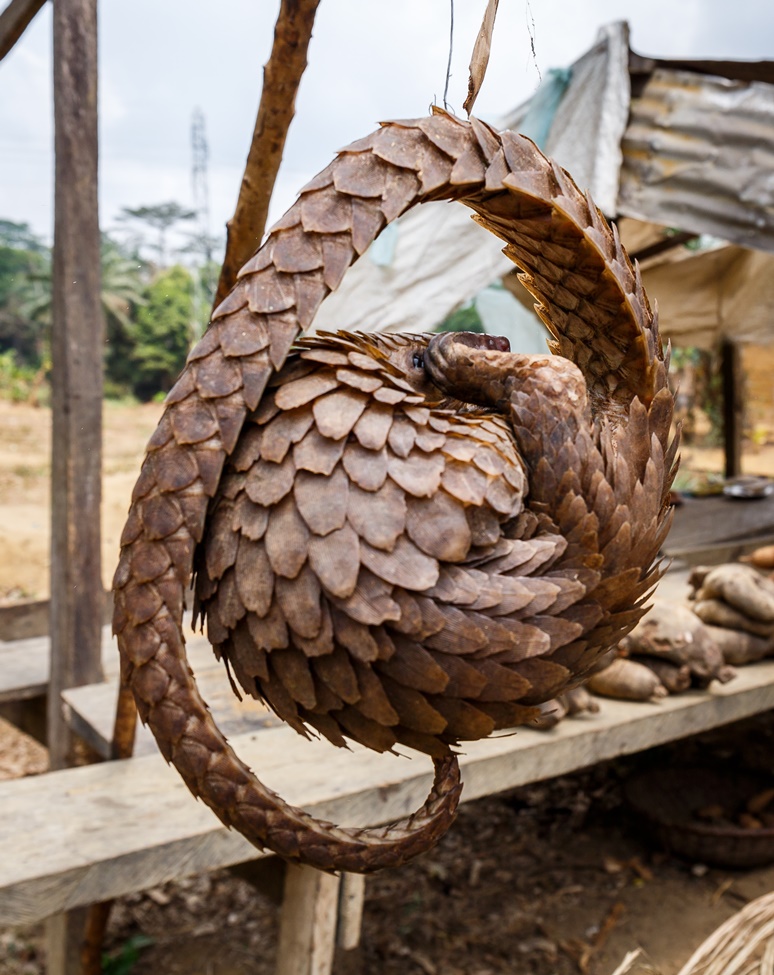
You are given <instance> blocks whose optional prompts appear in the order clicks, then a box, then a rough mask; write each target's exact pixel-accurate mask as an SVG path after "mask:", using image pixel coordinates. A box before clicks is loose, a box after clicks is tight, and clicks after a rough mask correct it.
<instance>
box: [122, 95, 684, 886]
mask: <svg viewBox="0 0 774 975" xmlns="http://www.w3.org/2000/svg"><path fill="white" fill-rule="evenodd" d="M438 199H449V200H452V199H453V200H459V201H461V202H463V203H465V204H466V205H467V206H469V207H471V208H472V209H473V210H474V211H475V213H476V217H475V219H477V220H478V221H479V222H480V223H481V224H482V225H483V226H485V227H487V228H488V229H489V230H491V231H493V232H494V233H496V234H498V235H499V236H500V237H501V238H503V239H504V240H505V241H506V244H507V246H506V248H505V252H506V254H508V255H509V256H510V257H511V258H512V259H513V260H514V261H515V263H516V264H517V265H518V266H519V267H520V268H521V270H522V272H523V281H524V283H525V284H526V285H527V287H528V288H529V289H530V290H531V291H532V293H533V294H534V295H535V297H536V299H537V309H538V312H539V313H540V315H541V317H542V318H543V320H544V321H545V322H546V324H547V325H548V327H549V329H550V331H551V333H552V335H553V338H554V341H553V342H552V352H553V353H554V355H549V354H546V355H543V356H526V355H517V354H512V353H510V352H509V351H508V350H507V344H506V343H504V342H502V341H500V340H496V339H488V338H486V337H482V336H473V335H466V334H459V333H457V334H455V333H450V334H445V335H439V336H435V337H431V336H400V335H394V336H391V335H383V336H378V335H357V334H346V333H338V334H336V335H318V336H315V337H313V338H309V339H306V340H303V341H300V342H297V339H298V336H299V333H300V331H301V330H303V329H304V328H306V327H307V326H308V325H309V324H310V322H311V321H312V319H313V317H314V315H315V312H316V310H317V308H318V307H319V305H320V302H321V301H322V300H323V299H324V297H325V296H326V295H327V294H328V293H329V292H330V291H331V290H332V289H334V288H335V287H336V286H337V285H338V283H339V282H340V280H341V278H342V277H343V275H344V273H345V271H346V269H347V267H348V266H349V265H350V264H351V263H352V261H354V260H355V259H356V258H357V256H358V255H359V254H362V253H363V251H364V250H365V249H366V248H367V247H368V245H369V244H370V243H371V241H372V240H373V239H374V238H375V237H376V235H377V234H378V233H379V232H380V231H381V230H382V229H383V228H384V226H385V225H386V224H387V223H389V222H390V221H391V220H393V219H395V218H396V217H397V216H398V215H400V214H401V213H403V212H404V211H405V210H406V209H407V208H408V207H410V206H412V205H414V204H415V203H418V202H423V201H426V200H438ZM294 343H296V344H294ZM672 406H673V400H672V396H671V394H670V392H669V390H668V388H667V363H666V361H665V358H664V354H663V352H662V348H661V343H660V340H659V336H658V328H657V323H656V319H655V316H654V314H653V313H652V312H651V310H650V307H649V305H648V302H647V298H646V296H645V294H644V292H643V289H642V283H641V280H640V277H639V273H638V271H637V270H636V269H633V268H632V266H631V264H630V262H629V260H628V258H627V256H626V254H625V253H624V251H623V249H622V247H621V245H620V242H619V240H618V237H617V234H616V233H615V232H614V231H611V229H610V227H609V226H608V225H607V223H606V222H605V220H604V218H603V217H602V215H601V214H600V213H599V211H598V210H597V209H596V208H595V207H594V205H593V203H592V202H591V201H590V200H589V199H587V198H586V197H584V196H583V194H581V192H580V191H579V190H578V189H577V187H576V186H575V184H574V183H573V182H572V180H571V179H570V177H569V176H568V175H567V173H565V172H564V171H563V170H561V169H560V168H559V167H558V166H556V165H555V164H553V163H552V162H550V161H549V160H547V159H546V158H545V157H544V156H543V155H542V154H541V153H540V152H539V151H538V150H537V149H536V147H535V146H534V145H533V144H532V143H531V142H530V141H529V140H528V139H526V138H523V137H521V136H518V135H515V134H513V133H509V132H505V133H502V134H499V133H497V132H495V131H494V130H492V129H491V128H489V127H488V126H486V125H485V124H483V123H481V122H480V121H478V120H476V119H471V121H470V122H463V121H460V120H458V119H456V118H454V117H452V116H450V115H447V114H445V113H443V112H436V113H435V114H434V115H433V116H431V117H429V118H423V119H419V120H416V121H409V122H394V123H387V124H385V125H383V126H382V127H381V128H380V129H379V130H378V131H376V132H375V133H373V134H372V135H370V136H368V137H367V138H365V139H363V140H361V141H359V142H357V143H355V144H353V145H352V146H349V147H348V148H347V149H345V150H343V151H342V152H340V153H339V154H338V156H337V158H336V159H335V160H334V162H333V163H332V164H331V165H330V166H329V167H328V168H327V169H326V170H324V171H323V172H322V173H321V174H320V175H319V176H317V177H316V178H315V179H314V180H312V182H311V183H310V184H309V185H308V186H307V187H305V189H304V190H303V191H302V192H301V194H300V197H299V200H298V201H297V202H296V204H295V205H294V206H293V207H292V208H291V209H290V210H289V211H288V213H287V214H286V215H285V216H284V217H283V218H282V219H281V220H280V222H279V223H278V224H277V225H276V226H275V227H274V228H273V230H272V232H271V234H270V236H269V237H268V239H267V241H266V243H265V244H264V245H263V247H261V249H260V250H259V251H258V252H257V253H256V255H255V256H254V257H253V258H252V259H251V260H250V261H249V262H248V263H247V265H245V267H244V268H243V269H242V271H241V274H240V279H239V281H238V283H237V285H236V286H235V288H234V289H233V291H232V292H231V294H230V295H229V296H228V297H227V298H226V299H225V301H224V302H223V303H222V304H221V305H220V306H219V307H218V308H217V309H216V311H215V314H214V316H213V321H212V324H211V325H210V328H209V330H208V331H207V333H206V334H205V336H204V338H203V339H202V340H201V342H200V343H199V344H198V345H197V346H196V348H195V349H194V350H193V352H192V353H191V355H190V357H189V362H188V365H187V366H186V369H185V371H184V372H183V374H182V375H181V377H180V379H179V381H178V383H177V385H176V386H175V387H174V389H173V390H172V392H171V393H170V395H169V397H168V399H167V406H166V410H165V412H164V415H163V417H162V419H161V421H160V423H159V426H158V428H157V430H156V432H155V433H154V435H153V437H152V438H151V441H150V443H149V448H148V454H147V456H146V458H145V461H144V464H143V467H142V471H141V474H140V477H139V480H138V482H137V485H136V487H135V491H134V495H133V501H132V506H131V509H130V512H129V517H128V521H127V524H126V527H125V529H124V534H123V537H122V553H121V559H120V563H119V567H118V570H117V572H116V577H115V590H116V610H115V617H114V628H115V631H116V633H117V634H118V642H119V648H120V652H121V657H122V674H123V678H124V680H125V681H127V682H128V684H129V686H130V687H131V688H132V691H133V693H134V696H135V699H136V701H137V705H138V708H139V711H140V715H141V717H142V719H143V720H144V721H146V722H147V723H148V724H149V725H150V727H151V729H152V731H153V733H154V735H155V736H156V739H157V741H158V743H159V747H160V748H161V751H162V753H163V754H164V756H165V757H166V758H167V760H168V761H171V762H173V763H174V765H175V766H176V767H177V769H178V770H179V772H180V773H181V775H182V776H183V778H184V779H185V781H186V783H187V784H188V786H189V788H190V789H191V791H192V792H193V793H194V794H195V795H197V796H199V797H201V798H202V799H203V800H204V801H205V802H206V803H208V804H209V805H210V806H211V807H212V808H213V810H214V811H215V812H216V813H217V815H218V816H219V817H220V818H221V819H222V820H223V822H224V823H226V824H227V825H229V826H233V827H235V828H237V829H238V830H239V831H240V832H242V833H244V835H245V836H247V837H248V839H250V840H251V841H252V842H253V843H255V844H256V845H258V846H261V847H268V848H270V849H272V850H273V851H274V852H276V853H278V854H280V855H281V856H284V857H286V858H290V859H295V860H299V861H301V862H304V863H309V864H312V865H314V866H317V867H320V868H323V869H345V870H355V871H370V870H375V869H378V868H380V867H382V866H386V865H395V864H398V863H402V862H404V861H405V860H407V859H409V858H410V857H411V856H414V855H415V854H416V853H418V852H421V851H422V850H424V849H427V848H428V847H429V846H431V845H433V844H434V843H435V842H436V841H437V840H438V838H439V837H440V836H441V835H442V834H443V832H444V831H445V830H446V829H447V828H448V826H449V824H450V822H451V820H452V818H453V815H454V810H455V807H456V803H457V801H458V797H459V774H458V767H457V762H456V759H455V757H454V756H453V754H452V752H451V748H452V746H453V745H454V744H455V743H456V742H458V741H463V740H469V739H475V738H480V737H483V736H485V735H487V734H489V733H490V732H491V731H493V730H495V729H497V728H503V727H510V726H512V725H516V724H519V723H523V722H524V721H525V720H529V718H530V716H531V715H533V714H534V706H535V705H537V704H538V703H540V702H542V701H545V700H546V699H548V698H552V697H554V696H555V695H557V694H559V693H560V692H561V691H562V690H564V689H566V688H567V687H571V686H573V685H574V684H576V683H577V682H578V681H579V680H580V679H581V678H582V677H583V675H584V674H585V673H586V672H587V671H588V670H589V669H590V668H591V667H593V665H594V663H595V662H596V661H597V659H598V658H599V656H600V655H601V654H602V653H604V652H605V651H606V650H607V649H608V648H609V647H610V646H611V645H612V644H614V643H615V642H616V641H617V640H618V639H619V638H620V637H621V636H622V635H623V634H624V633H626V632H627V631H628V630H629V629H630V628H631V627H632V626H633V625H634V624H635V622H636V621H637V620H638V619H639V617H640V616H641V615H642V603H643V601H644V599H645V598H646V596H647V594H648V592H649V591H650V590H651V589H652V587H653V585H654V583H655V581H656V579H657V576H658V569H657V568H654V567H653V563H654V559H655V558H656V555H657V553H658V549H659V547H660V545H661V543H662V541H663V539H664V537H665V535H666V532H667V528H668V522H669V518H668V490H669V486H670V484H671V479H672V476H673V469H674V465H675V451H676V443H675V442H674V441H673V442H672V443H671V444H670V443H669V427H670V421H671V416H672ZM194 573H195V577H196V601H197V608H198V609H199V611H200V612H201V613H202V615H203V616H205V617H206V621H207V627H208V635H209V637H210V639H211V641H212V642H213V644H214V645H215V648H216V651H217V652H218V653H219V654H220V655H222V656H223V657H224V658H225V660H226V661H227V664H228V666H229V668H230V670H231V671H232V672H233V674H234V675H235V676H236V679H237V680H238V681H239V683H240V684H241V685H242V687H243V688H244V689H245V690H246V691H247V692H248V693H250V694H254V695H256V696H260V697H261V698H263V699H264V700H265V701H266V702H267V703H268V704H269V705H270V706H271V707H272V708H273V709H274V710H275V711H276V712H277V714H279V715H280V716H281V717H282V718H284V719H285V720H286V721H287V722H289V723H290V724H291V725H292V726H293V727H294V728H296V729H297V730H298V731H300V732H301V733H306V731H307V729H312V730H313V731H315V732H318V733H320V734H322V735H324V736H325V737H327V738H328V739H330V740H331V741H333V742H335V743H336V744H343V743H344V741H345V739H346V738H350V739H354V740H356V741H359V742H362V743H364V744H366V745H368V746H369V747H371V748H375V749H377V750H380V751H384V750H389V749H392V748H393V746H394V745H396V744H401V745H404V746H408V747H409V748H414V749H418V750H419V751H421V752H425V753H427V754H429V755H431V756H432V758H433V761H434V763H435V769H436V776H435V783H434V786H433V790H432V792H431V793H430V796H429V797H428V799H427V802H426V804H425V806H424V807H423V808H422V809H421V810H420V811H419V812H418V813H416V814H415V815H414V816H412V817H409V818H408V819H406V820H404V821H401V822H400V823H397V824H392V825H391V826H389V827H385V828H380V829H367V830H345V829H340V828H338V827H335V826H332V825H331V824H328V823H321V822H318V821H316V820H314V819H313V818H311V817H309V816H308V815H307V814H305V813H304V812H302V811H300V810H298V809H294V808H292V807H290V806H288V805H287V804H286V803H284V802H283V800H281V799H280V798H279V797H278V796H276V795H275V794H274V793H272V792H271V791H270V790H268V789H267V788H266V787H265V786H263V785H262V784H261V783H260V782H259V781H258V780H257V779H256V777H255V776H254V775H253V773H252V772H251V771H250V770H249V769H248V768H247V767H246V766H245V765H243V764H242V763H241V762H240V761H239V759H238V758H237V757H236V755H235V754H234V753H233V751H232V750H231V748H230V746H229V745H228V743H227V742H226V740H225V739H224V738H223V736H222V735H221V733H220V732H219V731H218V729H217V728H216V726H215V724H214V722H213V720H212V718H211V716H210V714H209V712H208V710H207V708H206V706H205V704H204V702H203V701H202V700H201V698H200V696H199V694H198V691H197V689H196V685H195V682H194V680H193V677H192V675H191V673H190V669H189V668H188V666H187V662H186V656H185V645H184V640H183V636H182V616H183V608H184V593H185V588H186V586H188V585H189V583H190V582H191V579H192V575H193V574H194Z"/></svg>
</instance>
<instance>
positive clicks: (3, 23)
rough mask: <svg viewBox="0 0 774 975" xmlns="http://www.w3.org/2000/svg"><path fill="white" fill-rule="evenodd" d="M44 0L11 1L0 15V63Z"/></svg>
mask: <svg viewBox="0 0 774 975" xmlns="http://www.w3.org/2000/svg"><path fill="white" fill-rule="evenodd" d="M45 2H46V0H11V2H10V3H9V4H8V6H7V7H6V8H5V10H4V11H3V12H2V13H0V61H2V60H3V58H4V57H5V56H6V54H7V53H8V52H9V51H10V50H11V48H12V47H13V46H14V44H15V43H16V42H17V41H18V40H19V38H20V37H21V36H22V34H23V33H24V32H25V30H26V29H27V28H28V27H29V25H30V23H32V20H33V18H34V17H35V14H36V13H37V12H38V11H39V10H40V8H41V7H42V6H43V4H44V3H45Z"/></svg>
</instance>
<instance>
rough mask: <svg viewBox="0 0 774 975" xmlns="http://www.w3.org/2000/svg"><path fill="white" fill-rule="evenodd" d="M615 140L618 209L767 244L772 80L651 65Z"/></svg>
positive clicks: (772, 178) (773, 133) (772, 232)
mask: <svg viewBox="0 0 774 975" xmlns="http://www.w3.org/2000/svg"><path fill="white" fill-rule="evenodd" d="M622 148H623V166H622V168H621V174H620V191H619V199H618V210H619V212H620V213H622V214H625V215H627V216H630V217H637V218H639V219H643V220H652V221H655V222H657V223H661V224H664V225H667V226H673V227H677V228H679V229H680V230H688V231H693V232H695V233H706V234H713V235H714V236H717V237H722V238H724V239H725V240H729V241H733V242H734V243H737V244H741V245H743V246H745V247H753V248H757V249H760V250H766V251H774V85H770V84H766V83H764V82H757V81H753V82H744V81H734V80H731V79H727V78H719V77H711V76H708V75H702V74H698V73H696V72H694V71H675V70H671V69H665V68H657V69H656V70H654V71H653V74H652V75H651V76H650V78H649V80H648V81H647V82H646V84H645V86H644V88H643V89H642V93H641V94H640V95H639V96H638V97H636V98H633V99H632V102H631V114H630V118H629V124H628V126H627V128H626V132H625V133H624V137H623V140H622Z"/></svg>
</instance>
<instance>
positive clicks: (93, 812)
mask: <svg viewBox="0 0 774 975" xmlns="http://www.w3.org/2000/svg"><path fill="white" fill-rule="evenodd" d="M772 707H774V661H767V662H763V663H759V664H752V665H751V666H749V667H742V668H740V670H739V673H738V676H737V677H736V678H735V679H734V680H733V681H731V682H730V683H728V684H723V685H720V686H718V685H716V684H713V685H712V686H711V687H710V689H709V690H708V691H690V692H688V693H685V694H677V695H674V696H671V697H668V698H666V699H664V700H663V701H661V702H659V703H657V704H650V703H643V704H639V703H630V702H626V701H614V700H605V701H603V702H602V707H601V709H600V711H599V713H598V714H592V715H581V716H579V717H576V718H572V719H567V720H566V721H562V722H560V724H559V725H557V727H556V728H554V729H553V730H552V731H550V732H539V731H534V730H532V729H528V728H525V729H517V731H516V734H509V735H503V736H501V737H495V738H489V739H487V740H485V741H478V742H472V743H470V744H466V746H465V751H464V753H463V754H462V755H461V756H460V765H461V767H462V778H463V783H464V788H463V792H462V801H463V802H469V801H470V800H472V799H477V798H479V797H481V796H485V795H491V794H493V793H497V792H502V791H503V790H505V789H511V788H514V787H515V786H519V785H524V784H525V783H527V782H535V781H540V780H542V779H548V778H552V777H553V776H556V775H564V774H566V773H568V772H572V771H575V770H577V769H580V768H586V767H587V766H589V765H594V764H595V763H596V762H600V761H605V760H607V759H610V758H615V757H617V756H620V755H629V754H632V753H634V752H638V751H643V750H644V749H646V748H651V747H653V746H655V745H662V744H664V743H665V742H668V741H674V740H676V739H678V738H684V737H686V736H688V735H692V734H698V733H699V732H702V731H707V730H708V729H710V728H715V727H719V726H721V725H724V724H728V723H730V722H732V721H738V720H740V719H742V718H746V717H749V716H750V715H753V714H758V713H760V712H761V711H765V710H767V709H770V708H772ZM233 744H234V748H235V749H236V751H237V753H238V754H239V755H240V757H241V758H242V760H243V761H244V762H246V763H247V764H248V765H249V766H250V767H251V768H254V769H256V771H257V772H258V773H259V774H260V775H261V776H262V777H264V779H265V781H266V782H267V783H268V784H269V785H270V786H271V787H272V788H273V789H276V790H277V791H278V792H279V793H280V794H281V795H283V796H286V797H287V799H288V801H289V802H291V803H293V804H294V805H297V806H302V807H303V808H305V809H307V810H308V811H309V812H310V813H311V814H312V815H314V816H316V817H318V818H320V817H321V818H324V819H328V820H332V821H334V822H340V823H343V824H344V825H348V824H349V825H366V824H369V823H370V824H377V823H383V822H387V821H389V820H390V819H393V818H395V817H399V816H404V815H406V814H407V813H408V812H410V811H411V810H412V809H416V808H417V806H418V805H419V804H420V803H421V802H422V801H423V799H424V798H425V796H426V794H427V789H428V788H429V785H430V782H431V780H432V769H431V766H430V762H429V760H428V759H427V758H425V757H422V756H417V757H415V758H414V759H413V760H412V761H407V760H406V759H405V758H396V757H395V756H393V755H377V754H375V753H374V752H369V751H367V750H366V749H365V748H361V747H360V746H357V745H352V750H351V751H346V750H345V749H337V748H334V747H333V746H332V745H330V744H329V743H327V742H325V741H306V740H305V739H303V738H301V737H300V736H299V735H297V734H296V733H295V732H294V731H293V730H292V729H290V728H288V727H280V728H267V729H265V730H262V731H260V732H258V733H257V734H245V735H241V736H240V737H238V738H237V739H236V740H234V742H233ZM260 855H261V854H260V853H259V851H257V850H256V849H255V848H254V847H253V846H251V845H250V844H249V843H248V842H247V840H245V839H244V837H242V836H240V835H239V834H238V833H235V832H232V831H230V830H227V829H226V828H225V827H224V826H223V825H222V824H221V823H220V821H219V820H218V819H216V817H215V816H214V815H213V813H212V812H211V811H210V810H209V809H207V807H206V806H204V805H203V804H202V803H200V802H194V801H193V800H192V799H191V795H190V793H189V792H188V790H187V789H186V786H185V784H184V783H183V781H182V779H181V778H180V776H179V775H178V774H177V773H176V772H175V770H174V769H172V768H170V767H169V766H168V765H167V764H166V763H165V762H164V760H163V759H162V758H161V756H160V755H149V756H147V757H144V758H131V759H128V760H126V761H123V762H103V763H101V764H99V765H89V766H84V767H82V768H72V769H65V770H64V771H60V772H49V773H47V774H46V775H39V776H31V777H29V778H26V779H17V780H14V781H9V782H0V924H7V925H14V924H32V923H36V922H37V921H40V920H42V919H43V918H45V917H46V916H48V915H50V914H54V913H56V912H59V911H62V910H64V909H69V908H73V907H78V906H81V905H84V904H90V903H93V902H96V901H101V900H107V899H109V898H110V897H116V896H121V895H123V894H128V893H133V892H135V891H139V890H145V889H147V888H149V887H153V886H156V885H157V884H161V883H165V882H167V881H169V880H179V879H180V878H182V877H185V876H190V875H192V874H195V873H201V872H203V871H209V870H217V869H220V868H223V867H229V866H232V865H234V864H236V863H243V862H244V861H246V860H252V859H254V858H255V857H257V856H260Z"/></svg>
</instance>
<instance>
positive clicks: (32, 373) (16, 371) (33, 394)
mask: <svg viewBox="0 0 774 975" xmlns="http://www.w3.org/2000/svg"><path fill="white" fill-rule="evenodd" d="M50 368H51V364H50V362H47V361H44V362H43V363H42V364H41V365H40V366H39V367H38V368H37V369H35V368H33V367H32V366H29V365H25V364H24V363H23V362H22V363H20V362H19V361H18V357H17V354H16V352H14V350H13V349H6V350H5V352H0V396H2V397H3V399H9V400H11V401H12V402H14V403H32V404H34V405H35V406H47V405H48V404H49V402H50V400H51V395H50V388H49V386H48V383H47V378H48V373H49V372H50Z"/></svg>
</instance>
